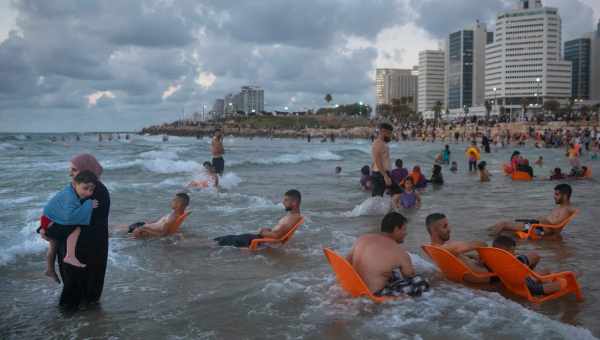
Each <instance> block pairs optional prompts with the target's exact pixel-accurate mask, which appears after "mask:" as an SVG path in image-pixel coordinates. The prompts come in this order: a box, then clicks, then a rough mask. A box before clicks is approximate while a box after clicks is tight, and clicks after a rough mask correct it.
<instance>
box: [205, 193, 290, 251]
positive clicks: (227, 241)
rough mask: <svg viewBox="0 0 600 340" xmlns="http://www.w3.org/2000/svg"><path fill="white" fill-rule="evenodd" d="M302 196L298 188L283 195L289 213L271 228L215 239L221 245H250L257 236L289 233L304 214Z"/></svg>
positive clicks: (278, 236)
mask: <svg viewBox="0 0 600 340" xmlns="http://www.w3.org/2000/svg"><path fill="white" fill-rule="evenodd" d="M301 200H302V197H301V196H300V192H299V191H298V190H293V189H292V190H289V191H287V192H286V193H285V194H284V196H283V206H284V207H285V211H287V214H286V215H285V216H283V217H282V218H281V219H280V220H279V222H278V223H277V225H276V226H275V227H274V228H273V229H271V228H261V229H260V230H259V231H258V233H253V234H242V235H227V236H221V237H217V238H215V241H216V242H217V243H218V244H219V245H220V246H234V247H240V248H244V247H249V246H250V244H251V243H252V240H254V239H257V238H274V239H280V238H282V237H283V236H285V234H287V232H288V231H290V229H292V227H293V226H295V225H296V224H297V223H298V222H300V219H301V218H302V215H300V202H301Z"/></svg>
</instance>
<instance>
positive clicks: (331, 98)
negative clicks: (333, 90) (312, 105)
mask: <svg viewBox="0 0 600 340" xmlns="http://www.w3.org/2000/svg"><path fill="white" fill-rule="evenodd" d="M332 100H333V97H332V96H331V94H329V93H328V94H326V95H325V101H326V102H327V105H329V102H330V101H332Z"/></svg>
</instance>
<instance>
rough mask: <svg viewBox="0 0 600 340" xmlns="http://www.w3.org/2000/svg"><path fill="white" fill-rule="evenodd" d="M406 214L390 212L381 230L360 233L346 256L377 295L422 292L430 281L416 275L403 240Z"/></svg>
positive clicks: (419, 293) (426, 288)
mask: <svg viewBox="0 0 600 340" xmlns="http://www.w3.org/2000/svg"><path fill="white" fill-rule="evenodd" d="M406 222H407V220H406V218H405V217H404V216H402V215H401V214H399V213H396V212H390V213H388V214H387V215H385V216H384V218H383V220H382V221H381V232H380V233H375V234H367V235H363V236H361V237H359V238H358V239H357V240H356V242H355V243H354V246H353V247H352V250H350V253H349V254H348V256H347V260H348V262H350V264H352V266H353V267H354V269H355V270H356V272H357V273H358V275H360V277H361V278H362V279H363V281H364V282H365V284H366V285H367V287H368V288H369V290H370V291H371V292H373V294H375V295H377V296H398V295H404V294H408V295H411V296H420V295H421V293H422V292H424V291H427V290H428V289H429V283H428V282H427V281H426V280H424V279H422V278H421V277H420V276H419V275H416V273H415V269H414V267H413V265H412V262H411V260H410V256H409V255H408V252H407V251H406V249H404V247H402V246H401V245H400V244H401V243H402V242H403V241H404V237H406Z"/></svg>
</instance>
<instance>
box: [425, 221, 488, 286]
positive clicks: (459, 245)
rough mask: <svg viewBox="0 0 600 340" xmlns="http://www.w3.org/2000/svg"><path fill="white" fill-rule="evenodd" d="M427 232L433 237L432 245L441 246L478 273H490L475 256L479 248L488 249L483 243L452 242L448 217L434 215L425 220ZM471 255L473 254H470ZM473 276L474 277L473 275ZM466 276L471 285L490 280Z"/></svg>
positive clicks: (465, 278)
mask: <svg viewBox="0 0 600 340" xmlns="http://www.w3.org/2000/svg"><path fill="white" fill-rule="evenodd" d="M425 225H426V227H427V232H428V233H429V236H430V237H431V244H432V245H434V246H439V247H442V248H444V249H446V250H447V251H449V252H451V253H452V254H454V255H455V256H456V257H458V258H459V259H460V260H462V261H463V263H464V264H465V265H466V266H467V267H469V268H470V269H471V270H472V271H474V272H476V273H488V272H489V270H488V269H487V268H485V266H483V265H481V263H480V262H479V259H478V257H477V254H474V252H475V249H476V248H478V247H487V244H486V243H485V242H483V241H455V240H450V224H449V223H448V218H446V215H444V214H440V213H433V214H430V215H429V216H427V218H426V219H425ZM469 253H471V254H469ZM471 276H472V275H471ZM471 276H469V275H465V277H464V280H465V281H467V282H471V283H486V282H489V278H485V279H481V278H475V277H471Z"/></svg>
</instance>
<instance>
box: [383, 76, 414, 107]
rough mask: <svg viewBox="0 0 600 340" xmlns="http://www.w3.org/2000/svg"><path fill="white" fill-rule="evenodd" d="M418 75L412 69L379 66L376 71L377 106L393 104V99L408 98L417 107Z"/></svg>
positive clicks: (411, 104)
mask: <svg viewBox="0 0 600 340" xmlns="http://www.w3.org/2000/svg"><path fill="white" fill-rule="evenodd" d="M417 87H418V76H416V75H415V74H414V72H413V70H411V69H395V68H378V69H376V71H375V97H376V102H377V106H379V105H383V104H387V105H391V104H392V100H393V99H398V100H401V101H402V100H406V103H407V105H408V106H410V107H412V109H413V110H416V109H417V100H418V98H417Z"/></svg>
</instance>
